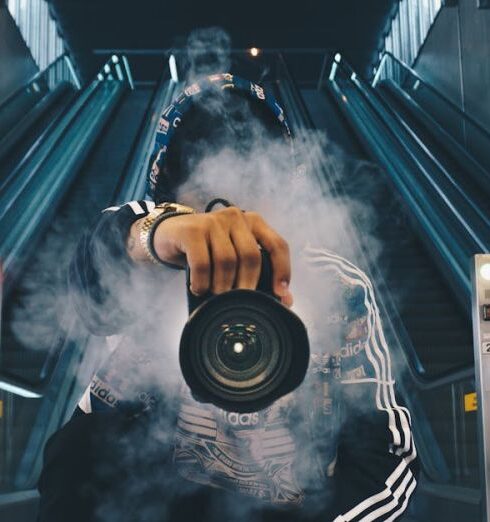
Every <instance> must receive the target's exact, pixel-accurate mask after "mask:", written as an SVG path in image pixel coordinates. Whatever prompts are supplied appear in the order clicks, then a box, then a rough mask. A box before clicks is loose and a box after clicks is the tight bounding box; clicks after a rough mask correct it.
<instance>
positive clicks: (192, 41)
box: [186, 27, 231, 82]
mask: <svg viewBox="0 0 490 522" xmlns="http://www.w3.org/2000/svg"><path fill="white" fill-rule="evenodd" d="M186 51H187V57H188V62H189V63H188V72H187V81H188V82H191V81H193V80H195V79H196V78H199V77H201V76H204V75H206V74H213V73H215V72H216V71H220V72H222V71H228V70H229V69H230V65H231V54H230V51H231V39H230V36H229V35H228V33H227V32H226V31H224V30H223V29H221V28H220V27H206V28H203V29H196V30H194V31H192V32H191V33H190V34H189V37H188V38H187V45H186Z"/></svg>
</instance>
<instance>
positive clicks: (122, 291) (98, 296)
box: [39, 74, 417, 522]
mask: <svg viewBox="0 0 490 522" xmlns="http://www.w3.org/2000/svg"><path fill="white" fill-rule="evenodd" d="M285 150H286V151H287V153H286V152H285ZM296 152H297V151H296ZM294 158H295V151H294V144H293V141H292V138H291V133H290V130H289V127H288V124H287V120H286V119H285V117H284V113H283V111H282V109H281V108H280V106H279V105H278V103H277V102H276V101H275V99H274V98H273V97H272V96H271V95H270V94H269V93H267V92H266V91H265V90H264V89H263V88H262V87H260V86H258V85H256V84H253V83H250V82H247V81H245V80H243V79H240V78H237V77H236V76H233V75H231V74H215V75H210V76H207V77H205V78H203V79H201V80H200V81H197V82H195V83H193V84H192V85H190V86H189V87H187V89H186V90H185V91H184V93H182V94H181V95H180V96H179V97H178V98H177V99H176V101H175V102H174V103H173V104H172V105H171V106H170V107H169V108H168V109H166V110H165V111H164V112H163V114H162V118H161V120H160V122H159V129H158V132H157V137H156V140H155V149H154V154H153V157H152V160H151V165H150V174H149V186H150V196H151V197H152V199H153V201H150V200H146V201H133V202H129V203H127V204H126V205H123V206H122V207H115V208H112V209H107V210H106V211H105V212H104V213H103V215H102V217H101V218H100V220H99V221H98V223H97V224H96V225H95V227H94V228H93V229H92V230H91V231H90V232H89V233H88V234H86V235H85V236H84V238H83V240H82V241H81V242H80V244H79V247H78V249H77V253H76V255H75V257H74V259H73V263H72V265H71V268H70V283H71V288H72V290H73V293H72V297H73V302H74V305H75V307H76V308H77V311H78V313H79V315H80V316H81V318H82V319H83V321H84V322H85V324H86V325H87V327H88V328H89V330H91V331H92V332H93V333H95V334H99V335H105V336H112V341H113V348H112V349H111V351H110V354H109V355H108V356H107V358H106V361H105V362H104V364H103V365H102V367H101V369H100V370H99V371H98V372H97V375H96V376H95V377H94V380H93V381H92V384H91V386H90V388H89V389H87V391H86V393H85V394H84V396H83V397H82V399H81V401H80V403H79V407H78V408H77V412H76V414H75V416H74V418H73V419H72V420H71V421H70V422H69V423H68V424H67V425H66V426H65V427H63V428H62V429H61V430H60V431H59V432H58V433H57V434H55V435H54V436H53V438H52V439H51V440H50V442H49V443H48V445H47V448H46V452H45V464H44V469H43V473H42V475H41V479H40V485H39V489H40V492H41V505H40V520H41V522H44V521H50V522H53V521H57V520H84V521H89V520H99V521H100V520H104V521H111V520H118V521H126V520H128V521H129V520H137V521H155V522H157V521H161V520H171V521H176V520H182V521H184V520H191V519H194V518H197V519H199V520H217V519H222V518H223V519H229V520H242V519H243V520H245V519H250V518H252V519H254V520H263V521H273V520H281V521H286V520H295V521H298V520H325V521H328V520H330V521H335V522H351V521H361V520H362V521H365V522H367V521H377V520H386V521H388V520H396V519H398V518H399V517H400V516H401V515H402V513H403V512H404V511H405V509H406V507H407V504H408V501H409V499H410V497H411V495H412V493H413V491H414V489H415V486H416V477H417V460H416V450H415V445H414V442H413V438H412V434H411V429H410V415H409V413H408V411H407V410H406V409H405V408H403V407H401V406H399V404H398V403H397V400H396V397H395V390H394V381H393V378H392V375H391V369H390V361H389V352H388V347H387V346H386V342H385V339H384V335H383V331H382V328H381V322H380V318H379V311H378V308H377V305H376V300H375V296H374V292H373V287H372V284H371V282H370V281H369V279H368V278H367V276H366V275H365V274H364V273H363V272H362V271H360V270H359V269H358V268H357V267H356V266H355V265H353V264H352V263H350V262H349V261H347V260H346V259H344V258H342V257H340V256H338V255H336V254H335V253H332V252H330V251H328V250H325V249H320V248H314V247H311V246H309V247H307V248H302V249H299V248H298V245H299V243H300V242H301V241H300V240H303V239H305V238H308V237H309V234H310V233H311V230H307V229H306V226H305V224H306V221H305V222H303V221H302V219H303V218H304V219H306V217H305V216H308V214H309V213H311V212H312V209H313V204H312V206H311V207H309V208H308V209H307V210H308V212H306V214H302V209H301V205H300V204H299V202H300V201H301V200H302V198H303V200H305V198H307V197H310V198H311V196H310V195H309V194H310V193H311V186H310V185H308V182H307V181H305V180H304V179H299V181H298V178H297V176H296V177H295V171H296V168H295V159H294ZM277 164H279V169H277ZM264 165H268V167H267V169H266V171H264V172H260V169H264ZM274 167H275V168H276V170H279V171H282V172H279V173H277V172H275V171H274ZM257 173H258V175H257ZM276 175H277V176H282V178H281V179H279V178H277V177H276ZM278 179H279V184H280V182H281V180H282V179H284V181H283V182H282V183H283V186H280V185H279V186H278ZM203 180H207V181H206V182H204V181H203ZM245 187H246V189H245ZM305 187H306V188H305ZM293 188H294V190H295V194H294V198H293V199H291V198H289V199H288V197H287V192H288V191H289V193H291V192H292V189H293ZM213 191H214V195H224V196H225V197H229V198H230V199H231V201H233V202H235V201H236V202H237V204H238V205H240V207H242V206H243V205H244V204H246V205H248V206H250V208H251V209H252V210H255V208H253V207H252V206H251V204H254V203H255V204H256V205H257V208H258V207H260V206H261V204H262V205H264V211H266V212H267V211H268V210H270V212H271V216H273V215H274V212H275V213H276V215H279V216H280V215H283V216H284V215H285V214H286V213H287V214H288V217H289V219H290V220H291V221H290V222H288V223H286V225H287V228H288V242H291V241H292V243H293V245H294V247H295V248H294V249H291V250H290V247H289V245H288V242H286V240H285V239H284V237H282V235H281V234H279V233H278V232H276V230H275V229H274V228H272V227H271V226H270V225H269V223H268V222H267V221H266V220H265V219H264V218H263V217H262V215H261V213H257V212H254V211H248V210H246V209H244V210H243V209H241V208H237V207H234V206H231V207H228V208H224V209H219V210H214V211H212V212H204V213H202V212H201V213H198V212H195V211H194V209H193V208H191V207H194V208H196V207H198V206H202V204H203V203H205V202H207V201H209V199H211V197H212V195H213ZM247 194H248V197H247ZM250 194H251V197H250ZM264 195H265V196H264ZM175 201H179V203H183V204H184V205H186V206H179V205H172V204H170V205H168V204H167V205H166V204H163V205H161V204H162V203H164V202H167V203H168V202H175ZM242 201H243V202H244V203H242ZM155 203H157V205H156V206H155ZM159 204H160V205H159ZM187 205H189V206H187ZM293 218H294V221H293ZM309 223H310V224H309V225H308V226H311V227H313V225H312V223H313V222H312V221H310V222H309ZM289 240H290V241H289ZM259 244H260V245H261V246H262V248H264V249H265V250H267V251H268V252H269V254H270V257H271V263H272V268H273V282H272V283H273V284H272V287H273V291H274V294H275V295H276V297H277V298H278V299H280V301H281V302H282V304H283V305H284V306H288V307H291V306H292V305H293V296H292V292H291V290H290V288H289V284H290V281H291V257H294V256H296V259H295V263H296V265H295V266H297V267H299V268H300V270H298V271H297V272H296V273H298V274H300V275H299V276H297V277H298V278H299V279H300V282H299V285H300V286H301V287H302V288H303V295H301V292H300V291H299V289H298V292H297V295H295V299H296V298H298V301H299V305H300V307H302V308H303V312H304V316H305V317H304V318H305V319H306V320H307V322H308V329H309V335H310V341H311V360H310V366H309V370H308V374H307V377H306V378H305V381H304V382H303V384H302V385H301V386H300V387H299V388H298V389H297V390H296V391H294V392H292V393H290V394H288V395H286V396H284V397H282V398H281V399H279V400H277V401H276V402H275V403H274V404H272V405H271V406H270V407H268V408H265V409H264V410H262V411H259V412H253V413H247V414H238V413H235V412H227V411H224V410H221V409H219V408H217V407H214V406H212V405H210V404H203V403H200V402H199V401H197V400H196V399H195V398H194V397H193V396H192V394H191V393H190V391H189V389H188V388H187V387H186V385H185V384H184V383H183V382H182V379H181V378H180V375H179V371H178V365H176V364H175V352H176V338H174V337H172V335H173V333H172V326H173V325H174V324H175V323H176V322H177V323H178V322H179V320H180V319H181V318H179V314H178V313H176V311H175V309H177V308H178V307H179V299H178V296H177V288H178V287H179V285H182V281H181V280H180V279H179V278H178V277H174V276H175V274H177V275H178V274H179V273H178V272H175V271H174V270H172V268H176V267H177V268H179V267H183V266H184V265H185V264H187V265H188V266H189V269H190V289H191V291H192V292H193V293H195V294H196V295H202V294H205V293H206V292H207V291H211V292H212V293H214V294H220V293H222V292H226V291H227V290H231V289H232V288H248V289H255V288H256V286H257V282H258V278H259V274H260V269H261V256H260V252H259V248H258V245H259ZM300 250H301V251H300ZM293 254H294V255H293ZM172 285H173V286H172ZM300 315H302V314H300ZM177 330H180V328H178V329H177ZM114 336H116V337H114Z"/></svg>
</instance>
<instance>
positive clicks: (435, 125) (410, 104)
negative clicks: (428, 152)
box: [377, 80, 490, 193]
mask: <svg viewBox="0 0 490 522" xmlns="http://www.w3.org/2000/svg"><path fill="white" fill-rule="evenodd" d="M382 85H383V87H384V88H385V89H386V90H387V92H389V94H390V96H391V97H393V98H394V99H397V100H401V101H398V103H403V104H405V106H406V107H407V108H409V109H410V111H412V112H413V113H414V114H415V115H416V116H415V117H416V118H417V119H418V120H419V121H421V122H422V125H424V126H425V127H428V126H430V127H431V129H430V132H431V133H432V134H433V135H434V139H436V140H437V141H438V142H439V143H441V144H444V146H445V147H446V148H447V150H448V153H449V154H451V156H453V157H454V156H455V154H454V153H453V151H456V152H457V155H459V156H461V157H462V158H463V159H464V163H465V164H466V165H469V167H468V166H467V167H466V168H465V171H466V172H467V173H468V175H470V176H471V177H473V179H474V180H475V182H476V183H478V184H480V185H482V187H483V188H484V190H487V191H488V192H489V193H490V171H489V170H487V169H486V167H484V166H483V165H482V164H481V163H480V162H479V161H478V160H477V159H476V158H474V157H473V156H471V155H470V154H469V153H468V151H467V150H466V149H465V148H464V147H463V146H461V145H460V143H459V142H458V141H457V140H456V139H455V138H454V137H453V136H452V135H451V134H449V133H448V132H447V131H446V129H444V127H443V126H442V125H441V124H440V123H439V122H438V121H436V120H435V119H434V118H433V117H432V116H431V115H430V114H429V113H428V112H427V111H426V110H425V109H423V108H422V107H421V106H420V105H419V104H418V103H417V102H416V101H415V100H414V99H412V98H411V97H410V95H409V94H408V93H407V92H406V91H405V90H404V89H402V88H401V87H400V86H399V85H398V84H397V83H396V82H394V81H393V80H383V82H382ZM377 90H378V89H377ZM456 161H457V162H458V163H463V160H461V159H459V158H457V157H456Z"/></svg>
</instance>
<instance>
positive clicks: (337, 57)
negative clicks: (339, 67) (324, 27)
mask: <svg viewBox="0 0 490 522" xmlns="http://www.w3.org/2000/svg"><path fill="white" fill-rule="evenodd" d="M334 60H335V61H336V62H337V63H340V60H342V56H341V54H340V53H337V54H336V55H335V57H334Z"/></svg>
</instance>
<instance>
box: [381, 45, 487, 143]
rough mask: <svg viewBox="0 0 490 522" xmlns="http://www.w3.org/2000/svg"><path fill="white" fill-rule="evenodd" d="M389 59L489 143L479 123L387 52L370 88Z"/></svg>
mask: <svg viewBox="0 0 490 522" xmlns="http://www.w3.org/2000/svg"><path fill="white" fill-rule="evenodd" d="M388 58H389V59H391V60H393V61H394V62H396V63H397V64H398V65H400V66H401V67H402V69H405V70H406V71H407V72H408V73H409V74H411V75H412V76H413V77H414V78H416V79H417V80H418V81H419V82H420V83H421V84H423V85H424V87H427V89H429V90H430V91H431V92H432V93H434V94H435V95H436V96H437V97H438V98H440V99H441V100H442V101H443V102H444V103H445V104H446V105H448V106H449V107H451V109H452V110H453V111H454V112H456V113H458V114H459V115H460V116H461V117H462V119H464V120H465V121H467V122H468V123H470V124H471V125H473V126H474V127H475V128H476V129H478V131H479V132H480V133H481V134H483V135H484V136H485V138H487V140H488V141H490V131H488V130H487V129H486V128H485V127H484V126H483V125H482V124H481V123H479V122H478V121H477V120H475V119H474V118H472V117H471V116H470V115H469V114H467V113H466V112H464V110H463V109H462V108H461V107H459V106H458V105H457V104H456V103H454V102H453V101H452V100H450V99H449V98H448V97H447V96H445V95H444V94H443V93H442V92H441V91H439V90H438V89H436V88H435V87H434V86H432V85H431V84H430V83H427V82H426V81H425V80H424V79H423V78H422V77H421V76H420V75H419V74H418V73H417V72H416V71H415V70H414V69H412V68H411V67H410V66H409V65H407V64H406V63H405V62H402V61H401V60H400V59H398V58H397V57H396V56H394V55H393V54H392V53H391V52H389V51H383V54H382V57H381V61H380V64H379V67H378V70H377V72H376V75H375V76H374V78H373V81H372V86H373V87H375V86H376V84H377V83H378V82H379V81H380V79H379V76H380V71H381V70H382V66H383V64H384V62H385V61H387V59H388Z"/></svg>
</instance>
